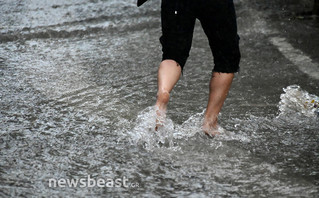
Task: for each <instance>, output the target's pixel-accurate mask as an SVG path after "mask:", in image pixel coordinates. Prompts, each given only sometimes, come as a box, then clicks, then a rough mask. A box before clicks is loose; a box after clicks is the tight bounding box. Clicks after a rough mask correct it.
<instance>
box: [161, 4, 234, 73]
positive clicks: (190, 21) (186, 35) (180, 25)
mask: <svg viewBox="0 0 319 198" xmlns="http://www.w3.org/2000/svg"><path fill="white" fill-rule="evenodd" d="M196 19H199V21H200V22H201V25H202V27H203V29H204V32H205V34H206V36H207V37H208V40H209V45H210V48H211V51H212V53H213V56H214V69H213V71H214V72H222V73H235V72H238V71H239V61H240V51H239V36H238V34H237V23H236V13H235V8H234V3H233V0H162V6H161V20H162V36H161V38H160V42H161V44H162V51H163V57H162V60H167V59H172V60H175V61H176V62H177V63H178V64H179V65H180V66H181V67H182V69H183V68H184V65H185V63H186V60H187V58H188V56H189V52H190V49H191V45H192V39H193V31H194V26H195V20H196Z"/></svg>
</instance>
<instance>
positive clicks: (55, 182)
mask: <svg viewBox="0 0 319 198" xmlns="http://www.w3.org/2000/svg"><path fill="white" fill-rule="evenodd" d="M49 187H50V188H57V187H59V188H76V187H80V188H93V187H99V188H138V187H139V183H137V182H133V183H130V182H129V181H128V179H127V178H126V177H125V176H124V177H122V178H97V179H95V178H91V176H90V175H88V176H87V177H86V178H79V179H74V178H72V179H65V178H60V179H54V178H50V179H49Z"/></svg>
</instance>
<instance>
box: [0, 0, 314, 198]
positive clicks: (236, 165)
mask: <svg viewBox="0 0 319 198" xmlns="http://www.w3.org/2000/svg"><path fill="white" fill-rule="evenodd" d="M236 2H237V4H236V5H237V7H238V13H239V24H242V25H244V23H243V21H246V20H254V17H251V16H253V15H254V13H253V12H254V11H253V10H252V9H247V5H248V4H247V1H236ZM0 5H1V6H0V13H1V16H2V17H1V19H0V24H1V26H0V31H1V35H0V83H1V89H0V96H1V97H0V120H1V122H0V128H1V130H0V148H1V150H0V157H1V160H0V172H1V174H0V196H1V197H17V196H26V197H29V196H44V197H46V196H53V197H54V196H57V197H61V196H62V197H64V196H72V197H73V196H75V197H83V196H103V195H104V196H138V197H140V196H145V197H154V196H193V197H214V196H216V197H256V196H264V197H273V196H277V197H278V196H279V197H287V196H297V197H299V196H301V197H314V196H316V195H317V194H318V184H319V179H318V174H319V173H318V172H319V167H318V164H319V157H318V155H319V147H318V145H319V144H318V139H319V134H318V131H319V130H318V129H319V124H318V116H317V115H316V114H318V102H319V100H318V96H316V95H311V94H309V93H308V92H307V91H306V90H308V91H309V92H311V93H312V91H313V86H311V83H308V82H312V81H310V80H307V79H304V78H302V77H300V79H301V80H300V81H298V80H295V79H296V78H295V76H297V75H298V72H296V73H294V72H293V71H291V70H289V72H287V71H286V70H284V71H282V70H283V69H282V68H283V67H280V66H282V64H287V65H288V66H289V64H290V63H287V62H285V61H286V60H285V59H284V57H281V56H280V55H278V53H276V51H275V50H274V49H273V48H272V47H271V45H269V43H267V42H268V40H267V39H264V38H263V37H264V36H262V35H257V34H256V32H255V31H254V30H251V29H248V28H247V27H242V30H240V31H242V33H243V34H242V35H243V36H242V40H243V41H245V42H243V43H244V44H243V47H242V49H243V55H244V57H243V61H242V65H243V66H242V71H241V73H240V74H239V75H237V76H236V79H235V80H234V84H233V88H232V90H231V93H230V94H229V98H228V99H227V101H226V103H225V108H224V109H223V112H222V114H221V115H220V120H221V125H222V127H223V129H224V130H225V131H224V133H222V134H221V135H219V136H216V137H215V138H208V137H207V136H205V135H204V134H203V132H202V131H201V123H202V118H203V113H204V108H205V104H206V102H207V93H208V90H207V83H208V81H209V78H210V71H211V68H212V66H211V65H212V57H211V56H210V52H209V48H208V45H207V40H206V38H205V36H204V34H203V32H202V31H201V29H200V28H199V26H197V28H196V29H195V32H194V43H193V48H192V52H191V56H190V59H189V62H188V63H187V65H186V67H185V73H184V76H183V77H182V79H181V82H180V83H179V84H177V86H176V88H175V89H174V92H173V93H172V101H171V103H170V104H169V111H168V117H167V119H166V122H165V125H164V127H163V128H161V129H160V130H159V131H157V132H155V131H154V125H155V111H154V107H153V105H154V102H155V96H156V70H157V64H158V63H159V61H160V59H161V57H160V54H161V49H160V47H159V43H158V37H159V36H160V28H159V27H160V21H159V2H156V1H150V2H148V3H147V4H145V6H144V7H143V8H140V9H136V7H135V1H133V0H127V1H115V0H104V1H87V0H83V1H68V2H65V1H54V2H52V1H24V2H20V1H10V2H9V1H8V2H0ZM251 12H252V13H251ZM254 24H257V25H258V24H260V23H259V22H258V21H255V22H254ZM246 26H247V25H246ZM256 46H257V47H258V48H262V49H265V50H264V51H263V54H262V56H260V54H258V53H259V52H258V51H257V50H256ZM204 54H205V55H204ZM206 54H209V56H208V55H207V56H206ZM248 55H249V56H248ZM245 56H246V57H245ZM247 56H248V57H247ZM256 57H259V58H256ZM269 62H270V63H271V64H270V66H273V65H275V66H274V67H275V68H278V70H276V71H274V73H273V74H271V75H263V76H260V75H261V74H265V73H267V71H268V69H269V68H267V67H270V66H269V65H265V63H267V64H269ZM254 68H255V69H254ZM256 68H257V69H256ZM281 69H282V70H281ZM268 73H269V72H268ZM283 74H284V75H286V76H285V79H283ZM261 79H263V80H261ZM282 79H283V80H282ZM292 79H293V80H295V81H293V80H292ZM287 80H288V81H289V82H293V83H291V84H300V86H297V85H292V86H288V87H287V84H286V82H287ZM273 82H276V84H277V86H276V87H275V88H271V89H270V88H269V87H273ZM283 88H284V89H283ZM315 93H316V92H315ZM316 94H317V93H316ZM317 95H318V94H317ZM88 176H90V177H91V178H95V179H97V178H104V179H106V178H123V177H126V178H127V179H128V181H129V182H130V183H134V184H136V183H138V184H139V187H120V188H115V187H113V188H107V187H103V188H101V187H98V186H95V187H86V188H81V187H76V188H75V187H73V188H67V187H64V188H63V187H60V188H59V187H56V188H52V187H49V183H48V181H49V179H52V178H53V179H61V178H64V179H72V178H74V179H81V178H87V177H88Z"/></svg>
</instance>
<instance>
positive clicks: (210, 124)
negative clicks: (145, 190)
mask: <svg viewBox="0 0 319 198" xmlns="http://www.w3.org/2000/svg"><path fill="white" fill-rule="evenodd" d="M202 129H203V131H204V133H205V134H206V135H208V136H210V137H214V136H215V135H220V133H221V132H220V131H219V126H218V124H217V117H215V118H214V119H213V120H209V119H205V120H204V123H203V126H202Z"/></svg>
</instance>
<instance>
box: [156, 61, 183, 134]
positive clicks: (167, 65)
mask: <svg viewBox="0 0 319 198" xmlns="http://www.w3.org/2000/svg"><path fill="white" fill-rule="evenodd" d="M181 71H182V69H181V67H180V66H179V64H178V63H176V62H175V61H174V60H164V61H162V62H161V64H160V66H159V69H158V75H157V85H158V92H157V101H156V107H157V111H156V114H157V116H158V119H157V121H156V128H155V130H157V128H158V127H159V126H160V125H161V123H160V120H161V118H164V117H165V114H166V108H167V104H168V101H169V94H170V92H171V91H172V89H173V88H174V86H175V84H176V83H177V81H178V80H179V78H180V76H181Z"/></svg>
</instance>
